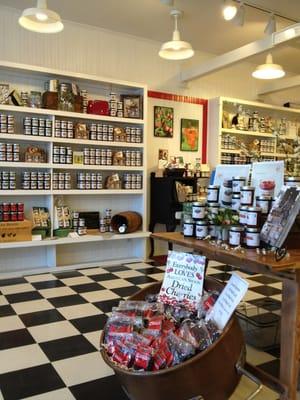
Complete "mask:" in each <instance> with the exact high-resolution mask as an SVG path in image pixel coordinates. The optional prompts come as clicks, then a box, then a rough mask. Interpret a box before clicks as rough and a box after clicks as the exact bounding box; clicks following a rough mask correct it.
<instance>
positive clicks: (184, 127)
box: [180, 118, 199, 151]
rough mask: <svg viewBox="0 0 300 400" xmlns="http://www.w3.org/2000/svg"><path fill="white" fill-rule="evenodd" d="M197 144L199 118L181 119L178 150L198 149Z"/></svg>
mask: <svg viewBox="0 0 300 400" xmlns="http://www.w3.org/2000/svg"><path fill="white" fill-rule="evenodd" d="M198 146H199V120H197V119H184V118H182V119H181V124H180V150H181V151H198Z"/></svg>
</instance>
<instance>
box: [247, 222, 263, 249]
mask: <svg viewBox="0 0 300 400" xmlns="http://www.w3.org/2000/svg"><path fill="white" fill-rule="evenodd" d="M246 245H247V247H248V248H249V249H257V248H259V245H260V232H259V229H258V228H249V227H247V228H246Z"/></svg>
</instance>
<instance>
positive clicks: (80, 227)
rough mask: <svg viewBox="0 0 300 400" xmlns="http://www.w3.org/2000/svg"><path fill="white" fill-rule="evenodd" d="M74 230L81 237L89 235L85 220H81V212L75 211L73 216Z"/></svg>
mask: <svg viewBox="0 0 300 400" xmlns="http://www.w3.org/2000/svg"><path fill="white" fill-rule="evenodd" d="M72 229H73V230H74V232H77V233H78V235H79V236H83V235H86V234H87V228H86V225H85V219H84V218H79V212H78V211H73V214H72Z"/></svg>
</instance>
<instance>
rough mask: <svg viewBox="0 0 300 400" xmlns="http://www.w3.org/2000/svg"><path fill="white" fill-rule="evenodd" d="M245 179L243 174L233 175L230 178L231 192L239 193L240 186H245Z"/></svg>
mask: <svg viewBox="0 0 300 400" xmlns="http://www.w3.org/2000/svg"><path fill="white" fill-rule="evenodd" d="M246 181H247V179H246V178H245V177H243V176H234V177H233V178H232V193H241V189H242V187H244V186H245V184H246Z"/></svg>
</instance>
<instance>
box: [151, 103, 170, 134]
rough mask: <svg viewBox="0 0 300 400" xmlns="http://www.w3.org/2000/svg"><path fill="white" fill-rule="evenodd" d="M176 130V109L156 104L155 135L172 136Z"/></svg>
mask: <svg viewBox="0 0 300 400" xmlns="http://www.w3.org/2000/svg"><path fill="white" fill-rule="evenodd" d="M173 132H174V109H173V108H171V107H161V106H154V136H156V137H161V138H172V137H173Z"/></svg>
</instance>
